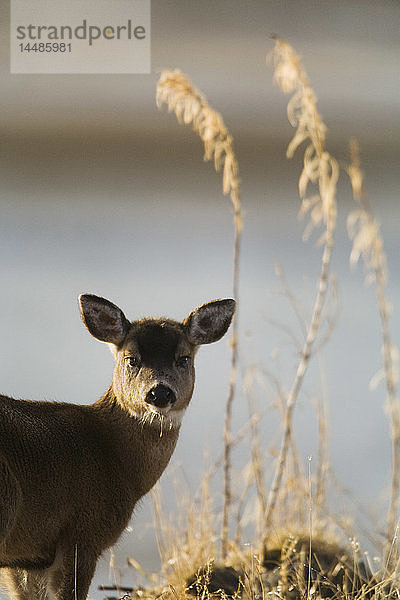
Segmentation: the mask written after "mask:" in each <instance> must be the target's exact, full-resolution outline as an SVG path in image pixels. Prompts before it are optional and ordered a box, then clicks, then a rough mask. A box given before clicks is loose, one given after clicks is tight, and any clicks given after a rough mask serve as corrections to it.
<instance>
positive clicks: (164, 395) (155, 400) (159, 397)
mask: <svg viewBox="0 0 400 600" xmlns="http://www.w3.org/2000/svg"><path fill="white" fill-rule="evenodd" d="M175 400H176V397H175V394H174V392H173V391H172V390H171V388H169V387H167V386H166V385H162V384H159V385H156V386H155V387H153V388H152V389H151V390H150V391H149V393H148V394H147V397H146V402H148V403H149V404H154V406H158V407H159V408H162V407H163V406H167V404H173V403H174V402H175Z"/></svg>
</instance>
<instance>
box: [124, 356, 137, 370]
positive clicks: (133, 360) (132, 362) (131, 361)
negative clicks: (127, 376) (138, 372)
mask: <svg viewBox="0 0 400 600" xmlns="http://www.w3.org/2000/svg"><path fill="white" fill-rule="evenodd" d="M124 361H125V364H127V365H128V366H129V367H130V368H131V369H138V368H139V367H140V358H139V357H137V356H125V358H124Z"/></svg>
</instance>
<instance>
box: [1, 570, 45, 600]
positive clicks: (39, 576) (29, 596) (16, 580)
mask: <svg viewBox="0 0 400 600" xmlns="http://www.w3.org/2000/svg"><path fill="white" fill-rule="evenodd" d="M2 583H3V584H4V586H5V588H6V590H7V591H8V593H9V594H10V598H12V600H47V591H46V580H45V577H44V575H43V572H37V571H26V570H25V569H8V568H7V569H3V573H2Z"/></svg>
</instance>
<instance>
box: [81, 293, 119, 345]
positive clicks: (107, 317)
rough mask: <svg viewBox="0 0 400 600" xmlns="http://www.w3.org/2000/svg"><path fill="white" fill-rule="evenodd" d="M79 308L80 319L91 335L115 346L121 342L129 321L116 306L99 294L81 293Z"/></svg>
mask: <svg viewBox="0 0 400 600" xmlns="http://www.w3.org/2000/svg"><path fill="white" fill-rule="evenodd" d="M79 308H80V311H81V316H82V320H83V322H84V324H85V325H86V327H87V329H88V331H89V332H90V333H91V334H92V335H93V337H95V338H97V339H98V340H100V341H101V342H108V343H111V344H114V345H115V346H119V345H120V344H122V342H123V341H124V339H125V336H126V334H127V333H128V330H129V327H130V323H129V321H128V319H127V318H126V317H125V315H124V313H123V312H122V310H121V309H120V308H118V306H116V305H115V304H113V303H112V302H110V301H109V300H106V299H105V298H100V296H94V295H93V294H81V295H80V296H79Z"/></svg>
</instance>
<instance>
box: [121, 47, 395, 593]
mask: <svg viewBox="0 0 400 600" xmlns="http://www.w3.org/2000/svg"><path fill="white" fill-rule="evenodd" d="M267 62H268V63H270V62H273V66H274V80H275V81H276V83H277V84H278V85H279V86H280V88H281V89H282V91H283V92H284V93H288V94H291V98H290V100H289V103H288V108H287V112H288V118H289V121H290V123H291V124H292V126H293V127H294V128H295V134H294V137H293V139H292V140H291V142H290V143H289V146H288V150H287V156H288V158H290V157H291V156H293V154H294V152H295V151H296V150H298V149H299V146H302V145H303V144H304V147H305V149H304V164H303V170H302V172H301V174H300V178H299V193H300V198H301V207H300V213H301V214H302V215H303V216H305V215H307V216H308V219H309V221H308V225H307V227H306V232H305V237H306V238H307V237H308V235H309V234H310V233H311V230H313V229H319V232H320V233H319V235H320V238H319V243H320V246H322V251H321V268H320V274H319V277H318V282H317V292H316V297H315V299H314V302H313V307H312V310H311V317H310V320H309V322H307V323H304V322H303V321H301V325H302V329H303V333H304V341H303V347H302V349H301V353H300V357H299V362H298V366H297V370H296V373H295V376H294V379H293V382H292V385H291V386H290V390H289V392H288V393H287V394H285V393H284V392H283V390H282V386H281V384H280V382H279V380H274V381H273V386H274V387H275V390H276V392H277V395H278V397H279V398H280V402H281V411H282V434H281V443H280V448H279V449H278V451H277V453H276V460H275V463H274V464H273V465H271V464H269V465H268V468H269V469H272V472H271V471H270V472H268V471H266V469H265V465H264V462H265V454H266V449H265V448H264V447H263V445H262V443H261V441H260V436H259V424H260V419H261V414H260V412H259V411H258V410H257V408H256V406H255V403H254V400H253V392H252V390H253V386H254V385H255V382H257V381H258V380H259V374H258V373H257V372H256V371H251V372H249V373H248V374H247V376H246V378H245V385H244V393H245V394H246V395H247V397H248V398H249V405H250V408H251V414H250V419H249V423H248V424H247V425H246V426H245V427H244V428H243V430H242V431H240V432H239V433H238V434H237V436H236V437H235V438H233V437H232V432H231V423H230V419H231V412H232V403H233V401H234V396H235V382H236V368H237V359H238V344H237V319H236V321H235V324H234V328H233V339H232V371H231V381H230V391H229V394H228V398H227V403H226V422H225V437H224V440H225V448H224V452H223V454H222V457H221V460H220V461H218V462H217V463H216V464H214V465H213V466H212V467H211V468H210V469H209V470H208V471H207V473H206V474H205V475H204V477H203V480H202V485H201V489H200V492H199V494H198V497H196V498H189V497H186V496H185V495H184V494H182V493H179V494H178V495H177V497H180V498H183V499H182V500H181V505H180V506H179V510H178V511H177V514H178V518H176V517H174V518H173V517H172V516H166V515H164V514H163V510H162V502H161V498H160V490H159V488H157V489H156V490H155V491H154V494H153V496H154V501H155V525H156V529H157V532H158V542H159V548H160V554H161V558H162V564H163V567H162V572H161V574H160V580H159V584H158V586H155V587H154V586H153V587H152V588H151V589H148V590H140V591H136V592H133V595H137V596H141V597H145V598H147V597H152V598H154V597H165V598H172V599H176V598H183V597H185V596H186V597H188V596H189V597H190V596H195V597H198V598H201V599H202V600H203V599H206V598H210V597H216V596H218V597H221V598H227V597H233V598H251V599H254V600H256V599H258V598H262V600H265V598H266V597H271V598H278V599H282V600H286V599H289V600H295V599H297V598H301V599H303V598H304V599H305V598H307V599H309V598H326V597H334V598H338V599H349V598H354V599H360V600H362V599H363V598H377V599H378V598H382V599H383V598H400V580H399V569H400V559H399V542H398V528H399V491H400V490H399V487H400V482H399V477H400V408H399V398H398V395H397V392H398V390H397V377H398V350H397V348H396V346H395V345H394V343H393V341H392V338H391V333H390V310H389V303H388V299H387V295H386V282H387V267H386V258H385V252H384V248H383V241H382V237H381V234H380V231H379V227H378V225H377V223H376V221H375V219H374V217H373V215H372V212H371V209H370V206H369V204H368V202H367V200H366V196H365V193H364V191H363V175H362V172H361V168H360V158H359V150H358V144H357V143H356V142H355V141H354V140H353V141H351V144H350V162H349V164H348V165H346V166H345V168H344V169H343V170H344V172H345V173H346V174H347V175H348V176H349V179H350V183H351V186H352V190H353V195H354V200H355V203H356V204H355V208H353V209H352V210H351V211H350V214H349V216H348V221H347V223H348V231H349V235H350V238H351V239H352V244H353V246H352V252H351V256H350V262H351V263H353V264H354V263H356V262H357V261H358V260H359V258H360V257H362V258H363V260H364V263H365V268H366V272H367V277H368V279H369V280H370V281H373V282H374V284H375V285H376V292H377V301H378V313H379V318H380V322H381V330H382V345H383V368H382V371H381V372H380V373H379V375H378V376H377V377H376V378H375V383H376V382H377V381H378V380H380V379H383V380H384V381H385V384H386V401H387V405H388V407H389V410H388V414H389V430H390V436H391V441H392V465H391V466H392V486H391V498H390V501H389V510H388V515H387V520H386V533H385V536H384V540H383V543H382V551H381V554H382V558H381V561H380V562H378V563H377V564H375V563H373V561H372V560H371V559H370V558H369V557H368V555H366V554H365V553H363V552H362V550H361V549H360V545H359V543H358V541H357V539H356V538H355V537H352V536H353V533H352V531H351V530H350V529H349V528H348V527H347V524H346V523H345V522H344V520H343V519H340V515H335V514H333V513H332V512H331V511H330V510H329V508H328V506H327V501H326V499H327V485H328V478H329V474H330V472H331V471H330V467H329V465H328V463H327V452H326V447H325V443H324V440H326V427H327V425H326V419H325V414H324V411H323V407H322V404H320V405H319V406H318V407H317V419H318V422H319V435H320V440H319V457H318V468H317V469H316V473H315V474H313V473H312V472H311V467H310V461H309V464H308V471H307V469H304V467H303V465H302V461H301V460H300V459H299V456H298V454H297V452H296V445H295V440H294V432H293V411H294V408H295V405H296V401H297V398H298V396H299V393H300V391H301V387H302V383H303V379H304V375H305V373H306V371H307V369H308V367H309V365H310V361H313V360H315V358H316V355H317V351H318V344H320V343H321V340H322V338H323V332H322V329H323V327H322V326H323V324H324V323H325V325H326V321H327V320H328V321H329V318H330V316H331V313H330V307H331V302H332V298H333V295H334V293H335V289H334V285H333V279H332V278H331V274H330V266H331V256H332V252H333V250H334V245H335V243H334V234H335V228H336V222H337V219H336V216H337V204H336V184H337V181H338V177H339V170H340V169H339V163H338V161H337V160H336V159H335V158H334V157H333V156H331V154H330V153H329V152H328V151H327V149H326V143H325V138H326V127H325V124H324V123H323V121H322V119H321V116H320V114H319V112H318V110H317V101H316V97H315V94H314V92H313V90H312V88H311V85H310V83H309V81H308V78H307V75H306V72H305V70H304V67H303V65H302V64H301V61H300V59H299V57H298V56H297V54H296V53H295V51H294V50H293V48H292V47H291V46H290V45H289V44H287V43H286V42H285V41H283V40H281V39H276V40H275V48H274V51H273V53H272V54H271V56H270V57H268V61H267ZM157 102H158V105H159V106H161V105H162V104H163V103H166V104H167V106H168V109H169V111H174V112H175V114H176V116H177V118H178V121H179V122H180V123H183V124H185V125H188V124H190V125H192V127H193V130H194V131H195V132H196V133H197V134H198V135H199V136H200V138H201V139H202V141H203V143H204V148H205V156H204V158H205V160H211V159H213V160H214V164H215V168H216V170H217V171H219V170H220V169H222V170H223V191H224V193H226V194H230V198H231V201H232V206H233V212H234V260H233V290H234V294H235V296H236V297H238V285H239V283H238V282H239V279H238V276H239V251H240V233H241V229H242V218H241V215H242V209H241V205H240V200H239V179H238V166H237V161H236V158H235V155H234V151H233V140H232V136H231V135H230V133H229V131H228V130H227V128H226V126H225V124H224V122H223V119H222V117H221V116H220V115H219V114H218V113H217V112H215V111H214V110H213V109H212V108H211V107H210V105H209V104H208V102H207V99H206V98H205V96H204V95H203V94H202V93H201V92H200V91H199V90H197V89H196V88H195V87H194V86H193V85H192V83H191V82H190V81H189V80H188V79H187V78H186V77H185V76H184V75H183V74H182V73H181V72H180V71H178V70H175V71H172V72H171V71H164V72H163V73H162V74H161V78H160V81H159V84H158V87H157ZM277 269H278V274H279V275H280V278H281V283H282V288H283V291H284V293H285V294H286V296H287V297H288V299H289V301H290V304H291V306H292V308H293V310H294V311H295V312H296V313H297V304H296V299H295V295H294V294H293V293H292V292H291V290H290V289H289V286H288V284H287V282H286V280H285V278H284V275H283V272H282V271H281V269H280V268H279V267H277ZM297 316H299V315H298V314H297ZM299 318H300V319H301V317H300V316H299ZM331 329H332V328H331V327H328V330H329V334H331ZM322 341H323V340H322ZM244 438H249V440H250V449H251V457H250V463H249V466H248V468H247V469H246V471H245V472H244V473H243V476H242V477H240V478H239V480H236V482H237V483H236V486H235V488H234V490H232V475H231V471H232V465H231V451H232V449H233V447H234V446H235V445H238V444H240V443H242V441H243V439H244ZM269 463H271V460H269ZM221 469H222V471H223V473H224V489H223V498H224V501H223V502H222V503H219V500H218V499H217V498H216V497H215V493H213V492H212V491H211V489H212V486H211V481H212V479H213V477H214V475H215V474H216V473H218V472H220V470H221ZM305 471H306V472H305ZM338 493H340V492H338ZM220 504H222V508H219V505H220ZM249 515H251V517H252V518H251V519H250V521H251V523H250V525H249ZM249 526H251V527H250V529H251V531H252V540H253V541H252V544H251V546H249V544H244V542H243V539H244V537H243V529H244V527H246V531H247V533H246V535H247V539H248V531H249ZM349 538H351V539H352V541H351V543H349V542H348V540H349ZM135 564H136V563H135ZM136 567H137V568H139V567H138V565H137V564H136Z"/></svg>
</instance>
